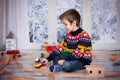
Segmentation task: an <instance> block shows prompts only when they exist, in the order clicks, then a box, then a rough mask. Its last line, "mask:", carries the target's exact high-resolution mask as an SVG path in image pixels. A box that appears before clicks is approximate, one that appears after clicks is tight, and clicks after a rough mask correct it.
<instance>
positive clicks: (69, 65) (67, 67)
mask: <svg viewBox="0 0 120 80" xmlns="http://www.w3.org/2000/svg"><path fill="white" fill-rule="evenodd" d="M62 67H63V71H65V72H73V71H76V70H81V69H84V65H83V64H82V63H81V62H80V61H78V60H74V61H65V62H64V63H63V65H62Z"/></svg>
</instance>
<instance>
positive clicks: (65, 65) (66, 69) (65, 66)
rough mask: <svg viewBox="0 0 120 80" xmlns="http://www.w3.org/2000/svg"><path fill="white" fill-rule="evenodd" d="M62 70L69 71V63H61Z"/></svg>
mask: <svg viewBox="0 0 120 80" xmlns="http://www.w3.org/2000/svg"><path fill="white" fill-rule="evenodd" d="M62 66H63V71H65V72H71V69H70V65H69V64H68V63H66V62H64V63H63V65H62Z"/></svg>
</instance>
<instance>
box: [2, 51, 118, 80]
mask: <svg viewBox="0 0 120 80" xmlns="http://www.w3.org/2000/svg"><path fill="white" fill-rule="evenodd" d="M116 54H120V51H93V55H94V56H93V61H92V63H91V65H102V66H104V67H105V73H106V74H120V65H119V66H114V65H113V62H114V60H116V58H117V57H115V55H116ZM21 55H22V56H21V58H19V59H17V60H16V62H17V64H8V65H7V66H6V67H5V69H4V70H2V71H1V73H0V80H52V78H51V77H50V76H52V75H51V74H48V73H49V69H48V68H44V67H43V68H42V69H41V70H39V69H35V68H34V63H35V62H34V60H35V58H36V57H38V56H40V52H39V51H21ZM18 63H20V64H18ZM0 66H2V64H0ZM22 68H24V69H22ZM47 72H48V73H47ZM74 73H85V70H80V71H76V72H74ZM56 74H57V73H56ZM71 74H72V73H71ZM62 75H64V72H63V73H61V75H60V76H59V75H57V76H55V78H54V80H68V79H69V80H120V76H119V77H111V76H109V77H104V78H95V79H93V78H86V77H71V76H70V75H68V76H69V77H63V76H62Z"/></svg>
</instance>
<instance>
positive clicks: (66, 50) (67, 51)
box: [62, 49, 70, 55]
mask: <svg viewBox="0 0 120 80" xmlns="http://www.w3.org/2000/svg"><path fill="white" fill-rule="evenodd" d="M62 54H64V55H69V54H70V52H69V50H68V49H65V50H64V51H62Z"/></svg>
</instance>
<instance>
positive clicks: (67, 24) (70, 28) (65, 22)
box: [61, 19, 76, 33]
mask: <svg viewBox="0 0 120 80" xmlns="http://www.w3.org/2000/svg"><path fill="white" fill-rule="evenodd" d="M61 21H62V23H63V25H64V27H65V29H66V30H67V33H70V32H72V31H74V28H75V27H76V22H74V21H73V23H72V24H71V23H70V22H69V21H68V20H67V19H62V20H61Z"/></svg>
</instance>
